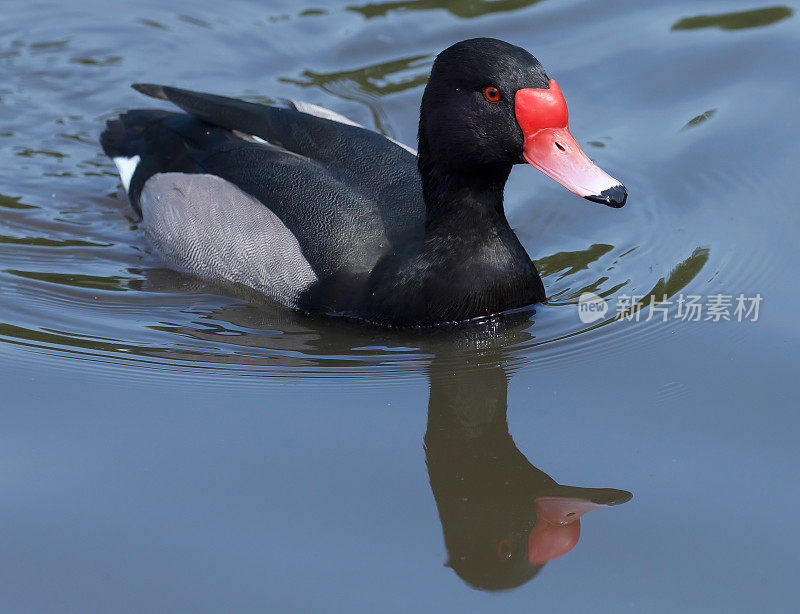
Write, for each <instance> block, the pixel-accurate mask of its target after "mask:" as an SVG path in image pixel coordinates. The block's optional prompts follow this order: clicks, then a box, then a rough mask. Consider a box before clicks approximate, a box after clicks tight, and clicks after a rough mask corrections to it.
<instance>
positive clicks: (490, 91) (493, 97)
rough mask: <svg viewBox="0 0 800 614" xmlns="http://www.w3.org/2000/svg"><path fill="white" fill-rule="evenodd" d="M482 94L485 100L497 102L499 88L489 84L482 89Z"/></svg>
mask: <svg viewBox="0 0 800 614" xmlns="http://www.w3.org/2000/svg"><path fill="white" fill-rule="evenodd" d="M483 95H484V96H486V100H488V101H489V102H497V101H498V100H500V98H501V96H500V90H499V89H497V88H496V87H494V86H493V85H490V86H489V87H487V88H486V89H485V90H483Z"/></svg>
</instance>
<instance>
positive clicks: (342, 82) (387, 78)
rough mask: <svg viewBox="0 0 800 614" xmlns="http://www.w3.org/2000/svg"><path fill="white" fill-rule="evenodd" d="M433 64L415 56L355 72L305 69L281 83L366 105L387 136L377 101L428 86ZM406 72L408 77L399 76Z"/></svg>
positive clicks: (384, 118)
mask: <svg viewBox="0 0 800 614" xmlns="http://www.w3.org/2000/svg"><path fill="white" fill-rule="evenodd" d="M429 64H430V56H429V55H414V56H410V57H407V58H398V59H395V60H389V61H387V62H379V63H377V64H369V65H367V66H362V67H360V68H354V69H352V70H344V71H336V72H328V73H325V72H315V71H313V70H304V71H303V72H302V73H301V77H302V79H292V78H288V77H287V78H282V79H280V81H283V82H284V83H291V84H293V85H299V86H300V87H319V88H321V89H323V90H325V91H326V92H328V93H329V94H333V95H334V96H337V97H339V98H342V99H344V100H353V101H356V102H360V103H362V104H365V105H366V106H367V107H369V109H370V111H371V112H372V116H373V120H374V122H375V126H376V128H377V129H378V130H379V131H381V132H382V133H383V134H387V133H389V130H388V121H387V119H386V117H385V115H384V113H383V111H382V110H381V109H380V106H379V105H378V104H377V103H376V102H375V100H374V99H375V98H377V97H380V96H386V95H389V94H395V93H397V92H402V91H405V90H409V89H413V88H415V87H419V86H421V85H424V84H425V83H427V81H428V73H429V71H430V66H429ZM403 73H407V74H406V75H405V76H398V75H403ZM393 76H395V78H394V79H392V78H391V77H393Z"/></svg>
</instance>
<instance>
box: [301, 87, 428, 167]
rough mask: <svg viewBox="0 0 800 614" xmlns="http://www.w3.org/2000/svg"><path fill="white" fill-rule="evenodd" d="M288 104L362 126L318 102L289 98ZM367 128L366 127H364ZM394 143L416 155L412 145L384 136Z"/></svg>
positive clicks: (311, 112)
mask: <svg viewBox="0 0 800 614" xmlns="http://www.w3.org/2000/svg"><path fill="white" fill-rule="evenodd" d="M288 102H289V104H290V105H291V106H292V107H294V109H295V110H296V111H300V112H301V113H308V114H309V115H316V116H317V117H322V118H324V119H330V120H332V121H335V122H339V123H340V124H347V125H348V126H356V127H358V128H364V126H362V125H361V124H359V123H356V122H354V121H353V120H352V119H349V118H347V117H345V116H344V115H341V114H339V113H337V112H336V111H331V110H330V109H326V108H325V107H321V106H319V105H318V104H312V103H310V102H303V101H302V100H289V101H288ZM366 129H367V130H368V128H366ZM386 138H387V139H389V140H390V141H391V142H392V143H394V144H395V145H399V146H400V147H402V148H403V149H405V150H406V151H407V152H409V153H411V154H413V155H415V156H416V155H417V150H416V149H414V148H413V147H409V146H408V145H404V144H403V143H400V142H399V141H395V140H394V139H390V138H389V137H388V136H387V137H386Z"/></svg>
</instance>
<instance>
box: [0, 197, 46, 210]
mask: <svg viewBox="0 0 800 614" xmlns="http://www.w3.org/2000/svg"><path fill="white" fill-rule="evenodd" d="M21 200H22V197H21V196H6V195H5V194H0V207H3V208H4V209H38V208H39V207H37V206H36V205H27V204H25V203H23V202H20V201H21Z"/></svg>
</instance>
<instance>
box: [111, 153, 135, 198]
mask: <svg viewBox="0 0 800 614" xmlns="http://www.w3.org/2000/svg"><path fill="white" fill-rule="evenodd" d="M113 160H114V164H115V165H116V166H117V170H118V171H119V178H120V179H121V180H122V187H123V188H125V191H126V192H127V191H128V188H129V187H130V185H131V179H132V178H133V174H134V173H135V172H136V167H137V166H139V162H141V161H142V159H141V158H140V157H139V156H132V157H130V158H126V157H124V156H117V157H116V158H113Z"/></svg>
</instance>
